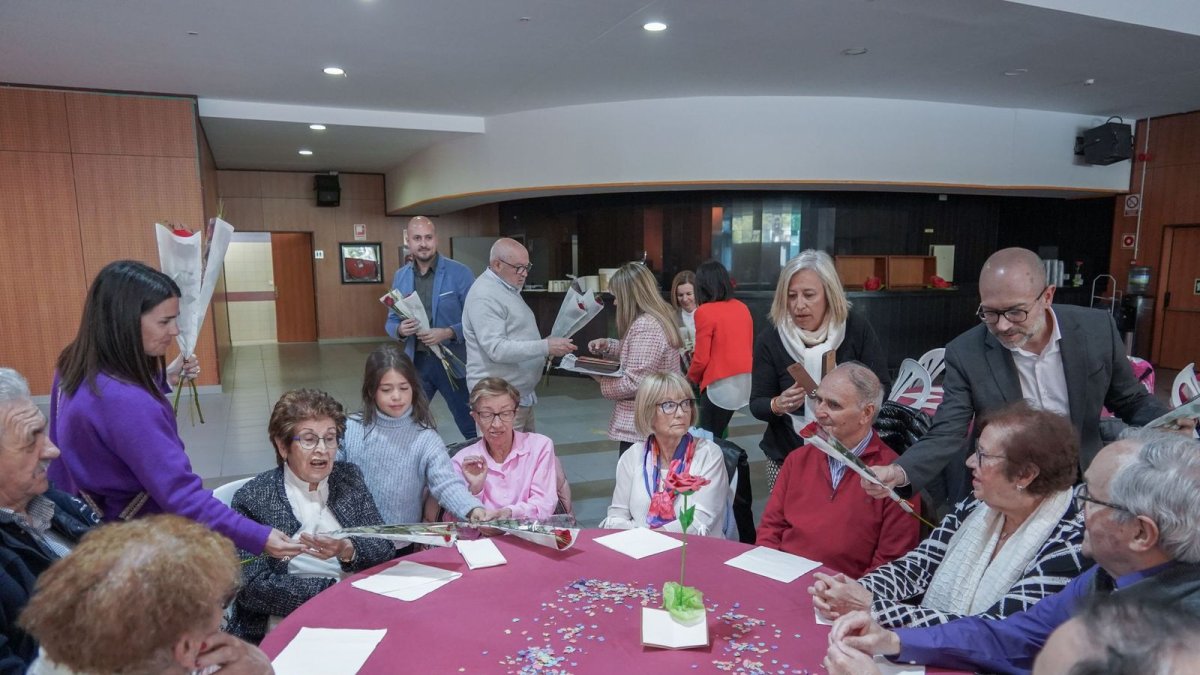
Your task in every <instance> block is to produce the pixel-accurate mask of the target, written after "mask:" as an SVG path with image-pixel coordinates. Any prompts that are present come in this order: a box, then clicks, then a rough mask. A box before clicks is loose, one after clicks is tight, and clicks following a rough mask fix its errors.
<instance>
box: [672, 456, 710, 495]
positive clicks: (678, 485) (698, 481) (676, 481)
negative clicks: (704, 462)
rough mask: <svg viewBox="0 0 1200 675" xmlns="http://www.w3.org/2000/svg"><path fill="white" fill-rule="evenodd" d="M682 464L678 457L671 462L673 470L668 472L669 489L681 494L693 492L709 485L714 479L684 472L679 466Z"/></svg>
mask: <svg viewBox="0 0 1200 675" xmlns="http://www.w3.org/2000/svg"><path fill="white" fill-rule="evenodd" d="M681 464H682V462H680V461H679V460H678V459H676V460H673V461H672V462H671V470H670V471H669V472H667V481H666V484H667V489H668V490H672V491H674V492H678V493H679V494H688V495H690V494H692V493H693V492H695V491H696V490H699V489H700V488H702V487H704V486H705V485H708V484H709V483H711V482H712V481H710V480H709V479H707V478H705V477H704V476H693V475H692V474H690V473H682V472H680V471H679V467H680V465H681Z"/></svg>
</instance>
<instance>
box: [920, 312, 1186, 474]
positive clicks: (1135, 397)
mask: <svg viewBox="0 0 1200 675" xmlns="http://www.w3.org/2000/svg"><path fill="white" fill-rule="evenodd" d="M1054 314H1055V316H1056V317H1057V319H1058V329H1059V332H1060V333H1061V334H1062V342H1061V343H1059V347H1060V349H1061V350H1062V362H1063V374H1064V375H1066V379H1067V398H1068V403H1069V406H1070V409H1071V415H1070V417H1071V425H1072V426H1074V427H1075V428H1076V429H1077V430H1078V431H1079V434H1080V440H1081V443H1080V448H1079V465H1080V471H1081V472H1082V471H1084V470H1086V469H1087V467H1088V465H1090V464H1091V463H1092V459H1093V458H1094V457H1095V456H1096V453H1098V452H1100V408H1102V407H1107V408H1108V409H1109V410H1111V411H1112V412H1113V414H1114V415H1116V416H1117V417H1119V418H1121V419H1122V420H1124V421H1125V422H1127V423H1129V424H1132V425H1135V426H1141V425H1144V424H1146V423H1147V422H1149V421H1151V420H1153V419H1154V418H1156V417H1158V416H1159V415H1163V414H1165V413H1166V412H1167V408H1166V406H1164V405H1163V404H1162V403H1160V402H1159V401H1158V400H1157V399H1155V398H1154V396H1152V395H1151V394H1150V393H1149V392H1147V391H1146V388H1145V387H1143V386H1142V385H1141V384H1140V383H1138V381H1137V378H1135V377H1134V376H1133V369H1132V368H1131V367H1130V366H1129V359H1127V358H1125V344H1124V343H1123V342H1122V341H1121V336H1120V334H1118V333H1117V325H1116V323H1114V322H1113V318H1112V316H1111V315H1110V314H1108V313H1106V312H1102V311H1100V310H1097V309H1088V308H1086V307H1075V306H1072V305H1054ZM943 389H944V393H943V396H942V403H941V405H940V406H938V409H937V413H936V414H935V415H934V416H933V425H932V426H931V427H930V428H929V433H927V434H925V436H924V437H923V438H922V439H921V440H919V441H917V442H916V443H914V444H913V445H912V447H910V448H909V449H908V451H907V452H905V453H904V454H903V455H901V457H900V459H899V461H898V462H897V464H899V465H900V466H901V467H903V468H904V471H905V473H907V474H908V479H909V481H910V482H911V484H912V489H914V490H920V489H922V488H923V487H925V485H926V484H928V483H929V481H930V480H931V479H933V478H934V477H935V476H936V475H937V474H938V472H940V471H941V470H942V469H943V468H945V467H946V465H947V464H950V463H951V462H955V461H963V460H965V457H964V456H963V454H964V452H965V448H964V442H965V441H966V440H967V438H968V433H969V434H970V436H971V438H970V441H971V442H973V441H974V440H975V439H976V438H978V435H979V426H978V425H975V426H974V427H973V428H972V425H971V421H972V419H974V418H975V417H976V416H977V415H982V414H983V413H986V412H987V411H989V410H993V409H996V408H999V407H1001V406H1003V405H1004V404H1006V403H1011V402H1013V401H1020V400H1021V399H1022V398H1023V396H1022V394H1021V382H1020V379H1019V378H1018V376H1017V366H1016V364H1015V363H1014V362H1013V357H1012V352H1010V351H1009V350H1008V348H1007V347H1005V346H1004V345H1003V344H1001V342H1000V341H999V340H997V339H996V337H995V336H994V335H992V334H991V333H990V332H989V331H988V330H987V326H984V325H983V324H979V325H978V326H975V327H974V328H971V329H970V330H968V331H967V332H965V333H963V334H962V335H959V336H958V337H956V338H954V339H953V340H951V341H950V344H948V345H946V375H945V379H944V381H943Z"/></svg>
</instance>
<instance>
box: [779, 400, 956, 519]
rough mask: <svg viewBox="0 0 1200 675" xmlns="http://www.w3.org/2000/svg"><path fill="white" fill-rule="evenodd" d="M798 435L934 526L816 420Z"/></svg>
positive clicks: (906, 510) (903, 507) (915, 516)
mask: <svg viewBox="0 0 1200 675" xmlns="http://www.w3.org/2000/svg"><path fill="white" fill-rule="evenodd" d="M800 437H801V438H803V439H804V442H805V443H806V444H808V445H811V446H813V447H815V448H817V449H818V450H820V451H821V452H823V453H825V454H826V455H828V456H830V457H832V458H834V459H836V460H837V461H839V462H841V463H843V464H845V465H846V466H848V467H850V468H851V469H852V470H853V471H854V473H857V474H858V475H860V476H862V477H863V478H865V479H866V480H867V481H868V482H870V483H873V484H875V485H878V486H879V487H881V488H884V489H885V490H887V494H888V497H889V498H891V500H892V501H894V502H896V504H898V505H899V506H900V508H901V509H902V510H903V511H904V512H905V513H907V514H909V515H911V516H912V517H914V518H916V519H917V520H919V521H921V522H922V523H925V524H926V525H928V526H929V527H930V528H933V527H935V526H934V524H933V523H931V522H929V521H928V520H925V519H924V518H922V517H921V514H919V513H917V512H916V510H915V509H913V507H912V504H909V503H908V500H906V499H904V498H903V497H901V496H900V495H898V494H896V491H895V490H893V489H892V488H890V487H888V486H887V485H884V484H883V483H882V482H881V481H880V480H879V477H878V476H876V475H875V472H874V471H872V470H871V467H869V466H867V465H866V463H864V462H863V461H862V459H861V458H860V457H858V456H857V455H855V454H854V453H853V452H850V451H849V450H847V449H846V446H844V445H842V444H841V443H839V442H838V440H837V439H836V438H834V437H833V436H831V435H829V432H827V431H825V429H824V428H823V427H822V426H821V425H820V424H817V423H816V422H809V423H808V425H807V426H805V427H804V428H803V429H801V430H800Z"/></svg>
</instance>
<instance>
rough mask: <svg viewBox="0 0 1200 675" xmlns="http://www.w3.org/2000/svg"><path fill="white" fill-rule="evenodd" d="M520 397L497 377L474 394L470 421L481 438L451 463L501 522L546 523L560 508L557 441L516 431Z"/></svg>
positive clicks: (482, 383)
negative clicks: (509, 520)
mask: <svg viewBox="0 0 1200 675" xmlns="http://www.w3.org/2000/svg"><path fill="white" fill-rule="evenodd" d="M520 401H521V395H520V393H518V392H517V390H516V388H515V387H513V386H512V385H511V384H509V383H508V382H506V381H504V380H503V379H501V378H498V377H485V378H483V379H482V380H480V381H478V382H476V383H475V386H474V387H473V388H472V389H471V399H470V403H471V416H472V417H474V418H475V423H476V424H478V425H479V428H480V429H481V430H482V431H483V437H482V438H480V439H479V441H478V442H476V443H474V444H473V445H469V446H467V447H465V448H463V449H462V450H459V451H458V453H457V454H455V455H454V457H453V458H452V459H451V461H452V462H453V463H454V468H455V470H456V471H458V473H459V475H460V476H462V477H463V479H464V480H465V481H466V482H467V489H468V490H469V491H470V492H471V494H472V495H473V496H475V497H476V498H478V499H479V501H480V502H482V503H483V506H484V508H485V509H489V510H495V511H496V514H495V515H496V517H497V518H499V519H501V520H507V519H509V518H515V519H518V520H545V519H546V518H548V517H550V516H551V515H553V514H554V510H555V506H556V505H557V504H558V492H557V489H556V481H555V476H556V471H555V466H556V461H557V460H556V458H555V456H554V441H552V440H550V439H549V438H547V437H546V436H543V435H541V434H536V433H533V432H528V433H527V432H524V431H516V430H514V429H513V420H514V419H516V416H517V407H518V405H519V404H520Z"/></svg>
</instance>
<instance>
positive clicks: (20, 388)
mask: <svg viewBox="0 0 1200 675" xmlns="http://www.w3.org/2000/svg"><path fill="white" fill-rule="evenodd" d="M28 399H29V383H28V382H26V381H25V378H24V377H22V376H21V374H20V373H18V372H17V371H15V370H13V369H12V368H0V406H3V405H5V404H7V403H9V402H10V401H25V400H28Z"/></svg>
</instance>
